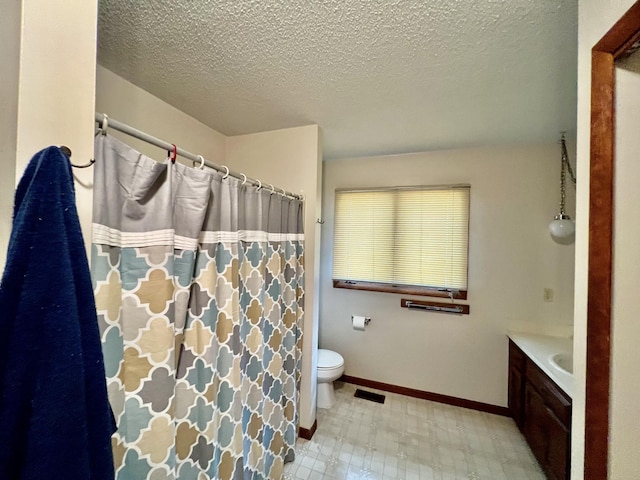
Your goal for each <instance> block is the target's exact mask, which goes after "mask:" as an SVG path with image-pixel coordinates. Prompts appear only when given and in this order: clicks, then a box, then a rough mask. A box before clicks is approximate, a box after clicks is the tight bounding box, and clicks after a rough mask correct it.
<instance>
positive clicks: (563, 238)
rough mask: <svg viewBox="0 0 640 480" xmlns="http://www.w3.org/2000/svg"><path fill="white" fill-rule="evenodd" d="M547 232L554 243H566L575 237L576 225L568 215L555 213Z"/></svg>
mask: <svg viewBox="0 0 640 480" xmlns="http://www.w3.org/2000/svg"><path fill="white" fill-rule="evenodd" d="M549 232H550V233H551V238H553V240H554V241H555V242H556V243H561V244H563V245H568V244H571V243H573V241H574V239H575V233H576V225H575V224H574V223H573V220H571V218H570V217H569V215H556V216H555V218H554V220H553V221H552V222H551V223H550V224H549Z"/></svg>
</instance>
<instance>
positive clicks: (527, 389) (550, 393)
mask: <svg viewBox="0 0 640 480" xmlns="http://www.w3.org/2000/svg"><path fill="white" fill-rule="evenodd" d="M509 410H510V412H511V415H512V416H513V419H514V420H515V422H516V424H517V425H518V427H519V428H520V430H521V431H522V432H523V434H524V437H525V438H526V440H527V443H528V444H529V447H530V448H531V451H532V452H533V454H534V455H535V457H536V458H537V459H538V461H539V462H540V466H541V467H542V469H543V470H544V471H545V473H546V474H547V478H549V479H552V480H566V479H569V470H570V455H571V398H570V397H569V396H568V395H567V394H565V393H564V392H563V391H562V390H561V389H560V388H559V387H558V386H557V385H556V384H555V383H554V382H553V380H551V378H549V377H548V376H547V375H546V374H545V373H544V372H543V371H542V370H541V369H540V368H539V367H538V366H537V365H536V364H535V363H534V362H533V361H532V360H531V359H530V358H528V357H527V356H526V355H525V354H524V353H523V352H522V350H520V349H519V348H518V347H517V346H516V345H515V344H514V343H513V342H512V341H509Z"/></svg>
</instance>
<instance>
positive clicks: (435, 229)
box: [333, 185, 470, 292]
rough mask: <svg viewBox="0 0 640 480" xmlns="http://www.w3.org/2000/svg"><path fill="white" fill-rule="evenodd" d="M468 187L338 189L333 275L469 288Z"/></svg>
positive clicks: (369, 280) (361, 279) (451, 288)
mask: <svg viewBox="0 0 640 480" xmlns="http://www.w3.org/2000/svg"><path fill="white" fill-rule="evenodd" d="M469 196H470V187H469V186H468V185H464V186H446V187H411V188H393V189H376V190H337V191H336V198H335V230H334V250H333V279H334V280H344V281H348V282H347V283H357V282H374V283H382V284H390V285H406V286H417V287H430V288H433V289H446V290H461V291H465V292H466V289H467V262H468V239H469Z"/></svg>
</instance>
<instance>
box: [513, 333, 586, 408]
mask: <svg viewBox="0 0 640 480" xmlns="http://www.w3.org/2000/svg"><path fill="white" fill-rule="evenodd" d="M508 337H509V338H510V339H511V340H513V343H515V344H516V345H517V346H518V347H520V349H521V350H522V351H523V352H524V353H525V354H526V355H527V356H528V357H529V358H531V360H533V361H534V363H535V364H536V365H538V367H540V369H541V370H542V371H543V372H544V373H546V374H547V375H548V376H549V377H551V379H552V380H553V381H554V382H555V383H556V384H557V385H558V386H559V387H560V388H561V389H562V390H563V391H564V392H565V393H566V394H567V395H569V396H570V397H571V398H573V388H574V378H573V375H571V374H569V373H565V372H563V371H561V370H559V369H558V368H556V367H555V366H554V365H553V364H552V363H551V361H550V358H551V356H552V355H555V354H556V353H564V354H569V355H571V354H572V352H573V340H572V339H570V338H567V337H551V336H547V335H536V334H532V333H521V332H509V333H508Z"/></svg>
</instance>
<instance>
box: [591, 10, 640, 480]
mask: <svg viewBox="0 0 640 480" xmlns="http://www.w3.org/2000/svg"><path fill="white" fill-rule="evenodd" d="M639 38H640V0H638V1H636V3H635V4H634V5H633V6H632V7H631V8H630V9H629V10H628V11H627V12H626V13H625V14H624V15H623V16H622V17H621V18H620V19H619V20H618V21H617V22H616V24H615V25H614V26H613V27H612V28H611V29H610V30H609V31H608V32H607V33H606V34H605V35H604V37H602V38H601V39H600V41H598V43H596V45H595V46H594V47H593V49H592V52H591V143H590V147H591V153H590V155H591V157H590V167H589V171H590V181H589V182H590V184H589V273H588V293H587V358H586V397H585V445H584V478H585V479H586V480H602V479H604V478H607V476H608V464H609V387H610V374H611V370H610V362H611V298H612V297H611V295H612V290H611V283H612V271H613V265H612V251H613V207H614V205H613V194H614V183H613V179H614V167H615V148H614V147H615V60H616V59H617V58H618V57H620V56H622V55H624V53H625V52H626V51H627V50H628V49H629V48H630V47H631V46H632V45H633V44H634V43H635V42H636V41H637V40H638V39H639Z"/></svg>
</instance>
